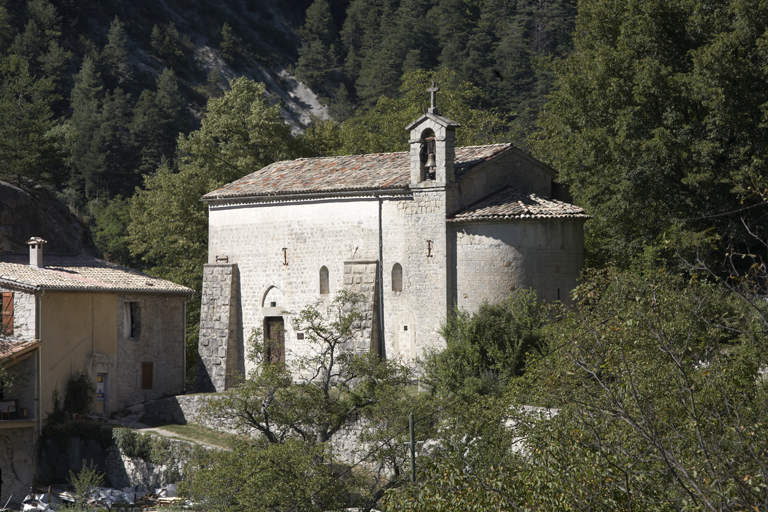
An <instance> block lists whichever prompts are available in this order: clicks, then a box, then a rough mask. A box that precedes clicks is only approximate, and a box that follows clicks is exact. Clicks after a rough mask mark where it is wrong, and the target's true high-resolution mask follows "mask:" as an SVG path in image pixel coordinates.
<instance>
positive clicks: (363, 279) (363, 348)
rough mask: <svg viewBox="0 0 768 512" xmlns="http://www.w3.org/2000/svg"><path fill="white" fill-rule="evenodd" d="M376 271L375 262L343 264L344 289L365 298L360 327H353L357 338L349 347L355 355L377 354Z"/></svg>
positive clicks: (347, 262) (348, 262)
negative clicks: (353, 344) (352, 345)
mask: <svg viewBox="0 0 768 512" xmlns="http://www.w3.org/2000/svg"><path fill="white" fill-rule="evenodd" d="M378 270H379V264H378V262H377V261H345V262H344V287H345V288H346V289H347V290H349V291H351V292H353V293H359V294H361V295H362V296H363V297H365V304H364V306H363V308H362V315H363V318H362V321H361V325H357V326H355V327H356V329H357V337H356V339H355V340H354V343H355V346H354V347H351V348H352V350H354V352H355V353H356V354H364V353H366V352H371V351H373V352H379V332H380V331H379V297H378V281H379V280H378Z"/></svg>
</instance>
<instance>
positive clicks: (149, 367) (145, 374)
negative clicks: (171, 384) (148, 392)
mask: <svg viewBox="0 0 768 512" xmlns="http://www.w3.org/2000/svg"><path fill="white" fill-rule="evenodd" d="M153 367H154V365H153V364H152V363H141V389H152V374H153V369H154V368H153Z"/></svg>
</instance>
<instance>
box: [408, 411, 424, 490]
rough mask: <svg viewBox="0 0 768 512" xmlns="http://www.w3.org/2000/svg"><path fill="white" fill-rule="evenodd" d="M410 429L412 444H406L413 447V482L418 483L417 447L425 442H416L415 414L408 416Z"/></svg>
mask: <svg viewBox="0 0 768 512" xmlns="http://www.w3.org/2000/svg"><path fill="white" fill-rule="evenodd" d="M408 429H409V430H410V431H411V442H410V443H404V444H405V445H407V446H410V447H411V482H413V483H416V445H417V444H419V443H423V442H424V441H419V442H418V443H417V442H416V434H415V433H414V431H413V413H411V414H409V415H408Z"/></svg>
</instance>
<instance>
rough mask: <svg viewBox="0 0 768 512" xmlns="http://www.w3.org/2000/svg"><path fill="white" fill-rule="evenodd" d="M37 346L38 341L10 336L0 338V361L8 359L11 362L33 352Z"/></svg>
mask: <svg viewBox="0 0 768 512" xmlns="http://www.w3.org/2000/svg"><path fill="white" fill-rule="evenodd" d="M39 346H40V342H39V341H35V340H22V339H18V338H14V337H12V336H0V361H6V360H7V359H9V358H10V359H11V361H12V362H13V360H14V359H16V358H18V357H21V356H23V355H24V354H26V353H27V352H30V351H32V350H35V349H36V348H37V347H39ZM12 364H13V363H12Z"/></svg>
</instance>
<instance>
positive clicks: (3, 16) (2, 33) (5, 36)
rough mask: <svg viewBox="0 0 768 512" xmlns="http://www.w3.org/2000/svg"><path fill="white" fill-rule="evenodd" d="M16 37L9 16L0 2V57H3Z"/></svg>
mask: <svg viewBox="0 0 768 512" xmlns="http://www.w3.org/2000/svg"><path fill="white" fill-rule="evenodd" d="M15 37H16V29H15V28H14V26H13V23H12V20H11V14H10V13H9V12H8V9H6V7H5V5H4V2H0V55H5V53H6V51H7V50H8V47H9V46H10V44H11V42H13V39H14V38H15Z"/></svg>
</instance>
